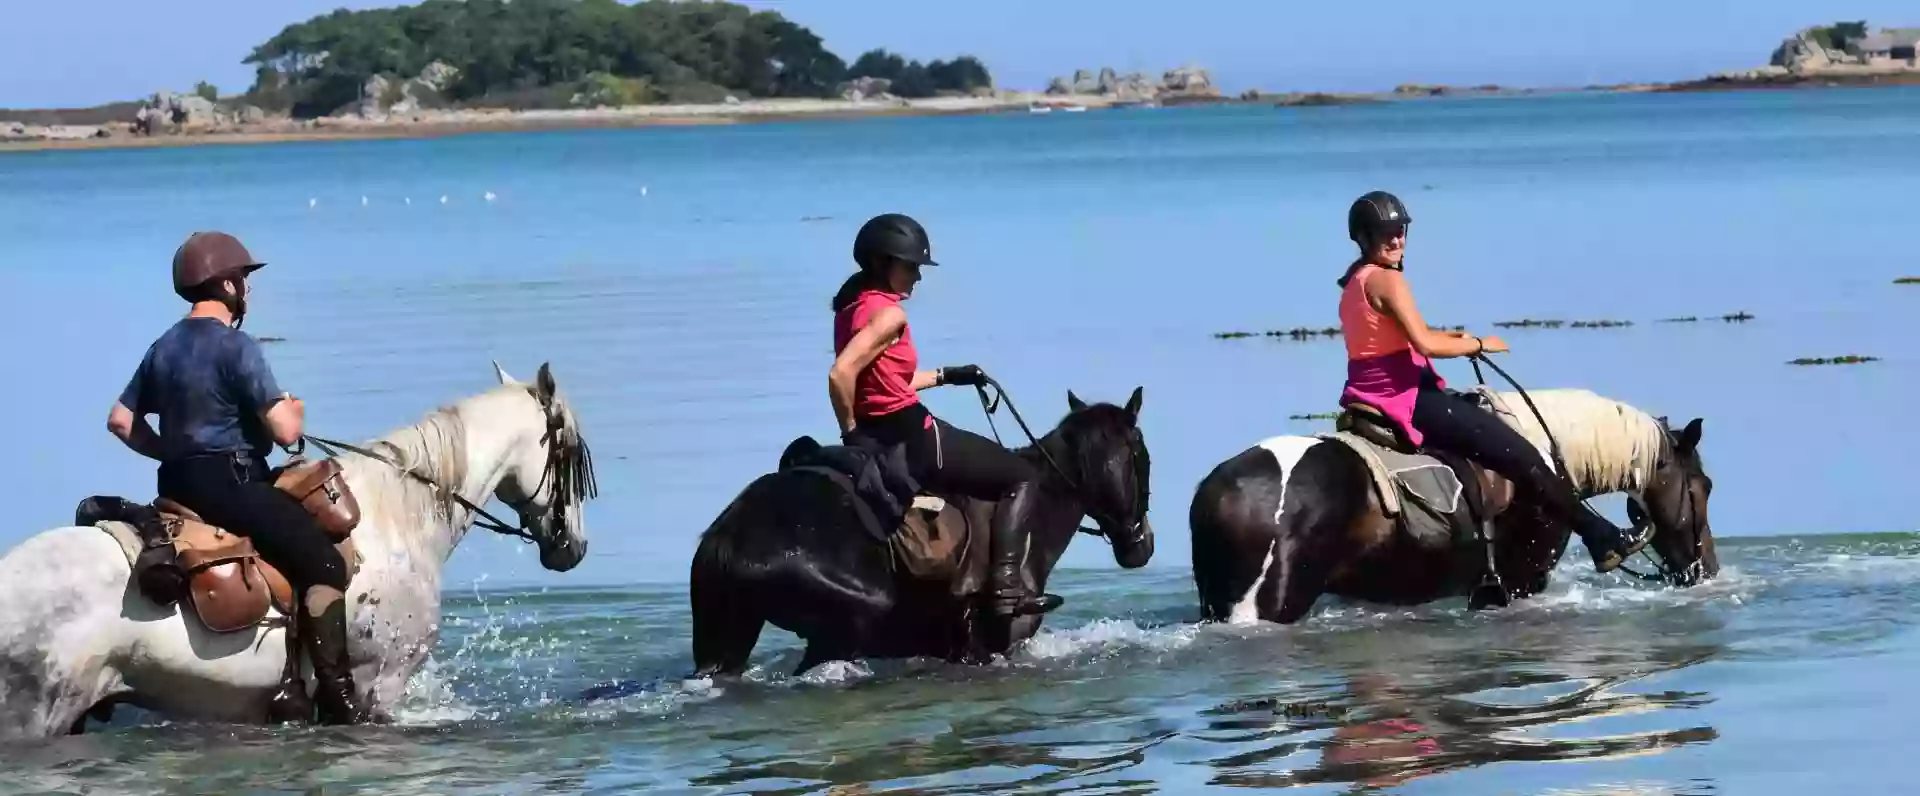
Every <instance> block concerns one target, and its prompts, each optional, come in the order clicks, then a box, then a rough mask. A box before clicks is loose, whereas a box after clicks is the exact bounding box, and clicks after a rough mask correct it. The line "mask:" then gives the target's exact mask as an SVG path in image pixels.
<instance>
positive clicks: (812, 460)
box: [779, 436, 994, 597]
mask: <svg viewBox="0 0 1920 796" xmlns="http://www.w3.org/2000/svg"><path fill="white" fill-rule="evenodd" d="M779 469H780V470H781V471H782V472H785V471H798V472H807V473H811V474H813V475H817V476H820V477H824V478H825V479H827V480H828V481H830V482H832V483H833V484H834V485H835V486H836V487H838V488H839V489H840V490H841V491H843V492H844V493H846V495H847V497H848V498H849V502H850V503H851V504H852V506H853V509H854V513H855V514H856V515H857V516H858V517H859V519H860V525H861V526H862V529H863V530H864V531H865V532H866V534H867V535H868V536H869V537H871V538H873V539H874V541H876V542H879V543H881V544H885V545H886V546H887V548H888V550H889V552H890V555H891V561H892V563H893V569H894V573H895V574H896V575H897V576H899V577H901V578H902V579H904V580H910V581H919V582H925V583H943V584H946V585H947V586H948V588H949V591H950V593H951V594H952V595H953V596H955V597H964V596H966V595H969V594H973V593H974V592H977V591H978V590H979V589H980V588H982V587H983V586H984V584H985V583H986V578H987V567H988V564H989V563H990V561H989V558H988V553H989V549H988V544H987V536H986V534H987V531H988V529H989V528H990V527H991V523H992V522H993V507H994V504H993V503H991V502H986V501H977V500H972V499H969V498H966V497H959V496H953V497H948V496H942V495H937V494H934V493H932V492H929V491H927V490H924V489H921V488H920V487H919V484H918V482H916V481H915V480H914V479H913V477H912V476H911V475H909V474H908V473H907V472H906V460H905V458H904V456H902V454H901V452H900V450H899V449H898V448H897V447H896V448H893V449H891V450H886V451H881V452H874V451H869V450H866V449H863V448H856V447H848V446H841V445H833V446H822V445H820V444H819V443H818V442H815V441H814V439H813V438H812V437H806V436H803V437H800V438H798V439H796V440H794V441H793V443H792V444H789V445H788V446H787V449H786V451H785V452H783V453H782V454H781V456H780V466H779ZM903 495H905V496H908V497H907V498H906V499H904V500H903V499H902V497H901V496H903Z"/></svg>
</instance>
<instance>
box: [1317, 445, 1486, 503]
mask: <svg viewBox="0 0 1920 796" xmlns="http://www.w3.org/2000/svg"><path fill="white" fill-rule="evenodd" d="M1319 436H1320V437H1321V438H1322V439H1328V440H1333V441H1336V442H1340V443H1342V444H1344V445H1346V446H1347V447H1349V448H1352V449H1353V451H1354V452H1355V453H1358V454H1360V458H1361V459H1362V460H1364V461H1365V462H1366V463H1367V470H1368V472H1370V473H1372V474H1373V485H1374V489H1375V490H1376V491H1377V492H1378V493H1379V495H1380V508H1381V510H1382V511H1384V512H1385V513H1386V515H1387V516H1389V517H1397V516H1399V515H1400V514H1401V512H1402V508H1403V507H1402V506H1401V505H1400V500H1399V496H1400V495H1401V494H1406V495H1408V496H1410V497H1412V498H1413V499H1414V500H1416V501H1419V502H1420V503H1421V504H1423V506H1424V507H1425V508H1428V509H1431V510H1432V511H1434V512H1437V513H1439V514H1441V515H1443V516H1452V515H1453V514H1454V513H1455V512H1457V511H1459V510H1460V496H1461V494H1462V487H1461V484H1460V476H1459V474H1457V473H1455V472H1454V471H1453V468H1452V467H1449V466H1447V463H1446V462H1443V461H1440V460H1439V459H1437V458H1434V457H1432V456H1427V455H1424V454H1407V453H1400V452H1399V451H1395V450H1391V449H1388V448H1384V447H1381V446H1380V445H1378V444H1375V443H1374V442H1372V441H1371V440H1368V439H1367V438H1365V437H1362V436H1359V435H1357V434H1351V433H1348V432H1345V431H1336V432H1334V433H1331V434H1321V435H1319Z"/></svg>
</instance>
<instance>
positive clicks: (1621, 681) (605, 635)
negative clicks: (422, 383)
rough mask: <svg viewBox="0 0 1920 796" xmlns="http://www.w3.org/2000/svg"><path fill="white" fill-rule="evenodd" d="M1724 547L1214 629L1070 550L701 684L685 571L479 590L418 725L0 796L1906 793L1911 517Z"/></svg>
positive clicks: (184, 736)
mask: <svg viewBox="0 0 1920 796" xmlns="http://www.w3.org/2000/svg"><path fill="white" fill-rule="evenodd" d="M1721 559H1722V562H1723V564H1724V565H1725V568H1724V570H1723V573H1722V577H1721V578H1720V579H1719V580H1718V581H1716V582H1714V583H1712V584H1711V585H1708V586H1704V587H1700V588H1696V589H1692V590H1688V591H1684V592H1681V591H1672V590H1656V589H1652V588H1646V587H1641V586H1639V585H1631V584H1628V583H1626V582H1625V581H1622V580H1619V579H1616V578H1612V577H1605V576H1597V575H1593V574H1592V573H1591V572H1585V573H1583V572H1581V571H1580V568H1579V567H1576V566H1571V565H1569V566H1563V567H1562V568H1561V569H1560V570H1559V571H1558V572H1557V573H1556V574H1555V580H1556V582H1555V584H1554V585H1553V587H1552V588H1551V589H1550V590H1549V591H1548V593H1546V594H1545V595H1543V596H1541V597H1539V598H1537V599H1534V600H1531V601H1528V602H1526V603H1523V604H1521V605H1519V606H1518V607H1516V608H1513V609H1511V610H1505V611H1497V612H1480V613H1470V612H1468V611H1467V610H1466V609H1465V607H1464V605H1463V603H1462V602H1461V601H1457V600H1455V601H1448V602H1443V603H1439V604H1436V605H1434V606H1430V607H1425V608H1420V609H1416V610H1407V611H1402V610H1381V609H1379V608H1375V607H1368V606H1364V605H1359V604H1353V603H1343V602H1341V601H1335V600H1329V601H1327V602H1325V603H1323V604H1322V605H1320V606H1319V607H1318V608H1316V610H1315V612H1314V615H1313V616H1311V617H1309V618H1308V619H1306V620H1305V621H1303V622H1302V623H1301V624H1299V625H1297V626H1294V627H1291V628H1281V627H1277V626H1271V625H1267V626H1258V627H1226V626H1217V625H1216V626H1207V627H1200V626H1198V625H1194V624H1191V623H1190V622H1189V621H1188V620H1190V619H1191V617H1192V615H1193V614H1194V609H1193V608H1192V600H1193V591H1192V585H1191V583H1190V581H1188V580H1187V579H1186V578H1184V577H1181V576H1179V575H1177V574H1174V573H1170V572H1160V573H1153V574H1147V575H1142V576H1140V577H1129V578H1125V579H1117V578H1114V577H1112V576H1110V575H1109V574H1108V573H1105V572H1098V571H1074V572H1072V573H1069V575H1068V576H1067V577H1066V578H1065V579H1064V580H1063V588H1064V591H1065V593H1066V594H1067V595H1068V596H1069V597H1070V603H1069V605H1068V606H1067V607H1066V608H1063V609H1062V611H1061V612H1060V613H1059V614H1058V615H1057V616H1054V617H1049V620H1048V626H1047V628H1046V629H1045V630H1043V631H1042V633H1041V634H1040V635H1039V636H1038V637H1037V638H1035V639H1034V640H1033V641H1032V642H1031V643H1030V644H1029V645H1027V646H1026V647H1025V648H1024V649H1022V650H1021V651H1019V652H1017V653H1016V654H1015V655H1013V656H1012V658H1011V659H1010V660H1002V661H998V662H996V663H995V664H994V665H991V666H987V667H981V668H967V667H956V666H947V665H945V664H940V663H937V662H933V661H922V660H916V661H894V662H872V663H867V664H831V665H829V666H827V667H824V668H823V669H821V670H816V671H815V672H813V673H810V674H808V675H806V676H803V677H800V678H793V677H790V676H788V675H787V674H786V672H787V671H788V670H790V669H791V667H792V666H793V665H794V664H796V663H797V662H798V660H799V650H798V648H797V647H796V646H795V645H794V644H793V643H792V642H791V639H790V637H787V636H785V635H784V634H777V633H769V634H768V636H767V638H766V640H764V641H763V642H762V646H761V649H760V650H759V651H758V653H757V654H756V656H755V659H754V660H755V666H754V667H753V669H752V670H751V671H750V672H749V674H748V675H747V677H746V678H745V679H744V680H743V681H739V682H719V683H715V682H712V681H706V680H687V679H684V678H685V676H686V674H687V672H688V671H689V669H690V665H689V663H688V659H687V657H686V653H685V650H686V649H687V635H686V627H687V614H686V608H685V596H684V592H683V591H682V590H680V589H676V588H670V587H658V588H655V587H629V588H607V589H591V590H583V589H560V588H555V589H551V590H543V591H531V592H483V593H479V594H472V595H467V596H463V597H459V598H457V599H455V600H454V601H453V602H452V603H451V604H450V605H449V611H448V614H449V621H448V623H447V624H448V632H447V634H446V636H445V637H444V639H443V641H442V644H441V648H440V650H439V652H438V653H436V656H435V664H434V666H433V667H432V668H431V670H430V671H427V672H424V673H422V674H421V675H420V676H419V677H418V679H417V682H416V684H415V688H414V690H413V696H414V698H413V700H412V702H411V703H410V704H409V705H408V706H407V707H406V708H405V709H404V710H402V711H401V713H400V720H401V723H400V724H399V725H398V726H391V727H379V728H365V729H354V730H333V729H314V730H292V731H268V730H255V729H239V730H236V729H233V728H229V727H213V726H196V725H182V724H165V725H161V726H153V725H152V724H151V719H150V718H149V723H148V724H146V725H145V726H136V727H121V728H114V729H112V730H110V731H109V732H106V733H104V734H99V735H93V736H86V737H81V738H70V739H63V740H59V741H55V742H49V743H42V744H27V745H17V746H15V747H14V748H12V749H9V750H8V755H7V761H8V762H7V768H8V770H9V773H10V776H8V777H6V778H5V779H4V780H0V792H20V793H25V792H40V791H42V790H50V791H59V792H70V793H78V792H89V793H118V792H169V793H237V792H288V793H296V792H308V789H310V788H316V787H318V788H323V790H324V792H327V793H341V792H355V791H360V790H363V789H364V790H365V791H366V792H378V793H396V794H398V793H435V794H446V793H476V794H478V793H552V792H568V793H573V792H594V793H614V792H634V791H637V790H645V791H647V792H658V793H746V792H758V793H804V792H816V793H817V792H825V791H826V789H827V788H829V786H843V787H852V788H853V790H852V791H848V790H845V789H842V790H837V791H832V792H870V791H881V790H888V791H892V790H905V791H912V792H924V793H976V792H1000V791H1004V790H1015V789H1018V790H1022V791H1023V792H1046V793H1136V792H1138V793H1144V792H1153V791H1166V792H1189V791H1193V790H1199V789H1203V788H1210V787H1293V788H1304V789H1305V790H1306V792H1314V793H1343V792H1351V791H1352V790H1353V789H1355V788H1358V787H1362V786H1368V785H1372V786H1382V787H1384V786H1397V787H1396V790H1398V791H1400V792H1406V793H1495V792H1498V793H1520V792H1524V793H1602V792H1605V793H1798V792H1804V791H1805V790H1807V789H1809V788H1814V787H1819V788H1823V789H1831V790H1832V792H1858V793H1877V792H1893V791H1896V790H1899V789H1901V788H1902V787H1903V786H1902V785H1901V783H1902V782H1903V781H1904V780H1903V775H1902V774H1901V773H1900V772H1899V769H1898V768H1897V766H1894V765H1890V764H1891V761H1893V760H1897V759H1899V758H1898V757H1897V755H1898V754H1899V750H1901V749H1906V748H1909V747H1910V739H1909V738H1908V737H1907V735H1908V734H1907V733H1906V732H1905V731H1904V730H1903V729H1901V727H1900V724H1901V716H1902V714H1903V713H1904V712H1905V711H1908V710H1911V704H1912V700H1911V698H1910V697H1909V696H1907V695H1906V694H1907V693H1908V689H1906V688H1905V687H1904V686H1905V677H1904V675H1907V674H1908V673H1910V672H1911V671H1912V667H1913V665H1914V664H1916V663H1920V645H1917V644H1916V639H1917V636H1916V632H1915V628H1914V624H1915V620H1914V619H1913V617H1912V616H1911V611H1910V610H1909V609H1910V606H1911V605H1912V604H1913V601H1914V600H1915V599H1920V538H1916V537H1914V536H1912V535H1906V534H1900V535H1874V536H1816V537H1808V538H1797V539H1750V540H1740V541H1737V542H1730V543H1727V544H1723V545H1722V546H1721ZM588 693H593V694H597V695H599V696H598V698H594V699H583V698H582V695H583V694H588ZM129 721H130V720H124V719H123V720H122V721H120V722H117V723H120V724H126V723H129ZM1545 762H1555V763H1559V765H1541V763H1545ZM162 777H164V778H165V779H162ZM162 782H165V783H166V784H165V785H161V784H159V783H162ZM854 786H860V787H854Z"/></svg>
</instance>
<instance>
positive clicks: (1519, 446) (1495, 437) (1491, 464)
mask: <svg viewBox="0 0 1920 796" xmlns="http://www.w3.org/2000/svg"><path fill="white" fill-rule="evenodd" d="M1413 427H1414V428H1417V429H1419V430H1420V434H1421V435H1422V436H1423V437H1425V439H1424V440H1422V443H1421V444H1422V445H1423V446H1424V447H1430V448H1434V449H1437V450H1443V451H1448V452H1450V453H1456V454H1459V455H1461V456H1465V457H1467V458H1469V459H1472V460H1473V461H1474V462H1476V463H1478V464H1480V465H1481V466H1484V467H1486V468H1487V469H1490V470H1492V471H1494V472H1496V473H1499V474H1501V475H1503V476H1506V477H1507V479H1508V480H1510V481H1512V482H1513V483H1514V485H1515V486H1516V487H1518V488H1519V489H1520V490H1521V491H1522V492H1523V493H1525V494H1526V495H1527V496H1529V497H1532V498H1533V499H1535V500H1536V501H1538V502H1539V504H1540V505H1542V506H1544V507H1545V508H1546V509H1547V510H1548V511H1549V512H1551V513H1552V514H1554V515H1555V516H1556V517H1558V518H1559V519H1560V520H1562V521H1564V522H1567V523H1569V524H1571V525H1572V526H1573V529H1574V530H1575V531H1577V532H1579V534H1580V535H1581V536H1582V537H1586V536H1587V534H1589V533H1591V532H1593V531H1594V530H1596V529H1597V528H1598V526H1596V525H1594V522H1595V521H1596V520H1597V521H1599V522H1602V523H1606V528H1608V529H1612V528H1613V524H1612V523H1608V522H1606V518H1605V517H1601V516H1600V515H1598V514H1595V513H1594V511H1593V509H1591V508H1589V507H1587V505H1586V504H1585V503H1582V502H1580V498H1579V496H1578V495H1576V494H1574V492H1573V488H1572V487H1570V486H1568V485H1567V484H1566V482H1564V481H1562V480H1561V479H1560V477H1559V476H1557V475H1554V473H1553V470H1552V469H1551V468H1549V467H1548V466H1547V462H1546V460H1545V459H1544V458H1542V457H1541V455H1540V450H1539V449H1538V448H1535V447H1534V446H1533V444H1532V443H1530V442H1528V441H1527V438H1526V437H1523V436H1521V435H1520V432H1518V431H1515V430H1513V428H1512V427H1511V426H1508V425H1507V424H1506V423H1504V422H1502V421H1501V420H1500V418H1499V417H1496V416H1495V415H1494V414H1493V413H1492V412H1489V411H1487V410H1486V409H1483V408H1481V407H1480V406H1477V405H1475V404H1473V403H1471V402H1469V401H1468V400H1466V399H1465V398H1462V397H1460V396H1457V395H1450V394H1448V393H1446V392H1443V391H1442V390H1440V388H1439V387H1438V386H1437V385H1435V384H1433V383H1432V382H1431V381H1427V382H1425V383H1423V384H1421V385H1420V393H1419V396H1418V398H1417V399H1416V400H1415V402H1414V405H1413Z"/></svg>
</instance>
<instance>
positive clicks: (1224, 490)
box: [1189, 389, 1720, 624]
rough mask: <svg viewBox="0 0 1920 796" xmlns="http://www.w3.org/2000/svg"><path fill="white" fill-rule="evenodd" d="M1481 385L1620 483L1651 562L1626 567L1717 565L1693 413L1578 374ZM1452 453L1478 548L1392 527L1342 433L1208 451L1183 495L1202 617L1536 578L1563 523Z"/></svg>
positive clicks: (1523, 589)
mask: <svg viewBox="0 0 1920 796" xmlns="http://www.w3.org/2000/svg"><path fill="white" fill-rule="evenodd" d="M1480 393H1481V395H1482V396H1484V397H1485V399H1486V400H1485V402H1484V403H1485V404H1487V406H1488V411H1493V412H1495V413H1496V414H1498V415H1499V416H1500V417H1501V419H1502V420H1504V421H1505V422H1507V423H1508V425H1509V426H1511V427H1513V428H1514V429H1515V430H1517V431H1519V432H1520V433H1521V434H1522V435H1523V436H1525V437H1526V438H1527V439H1528V440H1529V441H1530V442H1532V443H1533V444H1534V445H1535V446H1537V447H1539V448H1540V449H1541V452H1542V455H1543V456H1545V457H1546V458H1547V461H1548V462H1554V461H1555V457H1554V456H1552V455H1551V451H1552V450H1553V449H1554V448H1555V447H1556V446H1555V445H1554V444H1553V443H1556V442H1557V443H1558V444H1557V448H1558V450H1559V453H1560V458H1561V460H1562V461H1564V463H1565V464H1564V466H1565V472H1564V475H1565V477H1567V478H1568V479H1569V481H1570V483H1571V484H1572V485H1573V486H1574V488H1575V489H1576V491H1578V492H1580V493H1581V495H1582V497H1585V498H1593V497H1597V496H1600V495H1606V494H1614V493H1626V494H1627V496H1628V506H1627V508H1628V513H1629V514H1630V515H1631V516H1632V518H1633V520H1634V522H1635V523H1636V524H1640V523H1643V522H1651V524H1652V525H1653V528H1654V536H1653V539H1652V541H1651V542H1650V543H1649V548H1650V549H1652V550H1653V551H1654V553H1655V554H1656V555H1657V556H1658V559H1657V562H1656V563H1657V565H1658V574H1657V575H1653V576H1646V575H1642V576H1641V577H1644V578H1646V579H1649V580H1655V579H1657V580H1661V581H1664V582H1666V583H1668V584H1671V585H1675V586H1691V585H1694V584H1696V583H1698V582H1700V581H1702V580H1705V579H1711V578H1713V577H1715V576H1717V575H1718V573H1719V569H1720V565H1719V559H1718V557H1717V556H1716V555H1715V553H1714V549H1713V538H1712V530H1711V528H1710V526H1709V525H1708V522H1707V497H1708V494H1709V493H1711V492H1712V489H1713V482H1712V480H1711V479H1709V478H1708V477H1707V475H1706V472H1705V470H1704V466H1703V464H1702V461H1701V457H1700V453H1699V444H1700V435H1701V427H1702V422H1701V421H1700V420H1699V419H1695V420H1693V421H1692V422H1691V423H1688V424H1687V426H1686V427H1685V428H1684V429H1681V430H1678V431H1676V430H1674V429H1672V428H1670V427H1669V426H1668V425H1667V421H1666V419H1665V418H1655V417H1653V416H1652V415H1649V414H1647V413H1646V412H1644V411H1641V410H1639V409H1636V408H1634V407H1632V406H1628V405H1627V404H1624V403H1621V402H1619V401H1615V400H1613V399H1610V398H1605V397H1602V396H1599V395H1595V394H1594V393H1592V392H1588V391H1586V390H1574V389H1562V390H1543V391H1537V392H1531V393H1509V392H1496V391H1492V390H1484V389H1483V390H1481V391H1480ZM1536 410H1537V412H1538V415H1539V418H1544V420H1545V423H1544V425H1543V424H1542V423H1541V422H1540V419H1539V418H1536V417H1535V411H1536ZM1549 432H1550V433H1549ZM1557 466H1558V465H1556V467H1557ZM1456 469H1461V470H1464V471H1465V472H1463V473H1462V475H1463V476H1465V477H1462V478H1461V479H1460V482H1461V486H1463V487H1465V489H1464V490H1463V491H1466V492H1472V491H1475V490H1474V489H1473V487H1475V486H1477V487H1478V489H1477V491H1478V492H1479V493H1480V494H1481V495H1483V496H1484V500H1483V501H1482V503H1483V505H1482V506H1480V510H1479V512H1478V515H1477V517H1476V518H1475V519H1477V520H1478V521H1479V523H1480V526H1481V527H1482V528H1484V529H1485V531H1486V533H1484V534H1483V535H1484V536H1486V537H1490V538H1486V539H1484V540H1483V541H1484V543H1485V544H1487V545H1491V549H1490V550H1483V551H1482V553H1481V554H1475V555H1462V554H1461V552H1460V549H1461V545H1460V543H1459V538H1458V537H1457V536H1456V537H1452V538H1450V537H1449V536H1448V535H1447V534H1445V533H1440V534H1426V535H1418V534H1413V533H1409V532H1407V531H1405V530H1404V529H1403V528H1402V526H1401V524H1400V523H1397V522H1396V521H1395V520H1394V519H1393V518H1391V517H1390V516H1389V514H1388V512H1387V511H1385V510H1384V509H1383V506H1382V496H1381V494H1380V489H1379V488H1377V487H1376V484H1378V483H1379V481H1378V479H1377V478H1376V472H1377V471H1375V470H1373V469H1371V466H1370V465H1369V463H1368V462H1367V460H1366V459H1365V458H1364V457H1363V456H1362V455H1361V454H1360V453H1359V452H1358V451H1357V450H1356V449H1355V448H1354V447H1353V446H1352V445H1350V444H1348V443H1347V442H1344V441H1341V440H1338V439H1331V438H1327V437H1300V436H1284V437H1274V438H1270V439H1267V440H1264V441H1262V442H1260V443H1259V444H1257V445H1254V446H1253V447H1250V448H1248V449H1247V450H1245V451H1243V452H1241V453H1239V454H1238V455H1236V456H1234V457H1233V458H1231V459H1228V460H1227V461H1225V462H1223V463H1221V464H1220V465H1219V466H1217V467H1215V468H1214V469H1213V471H1212V472H1211V473H1209V474H1208V475H1207V477H1206V478H1205V479H1203V480H1202V481H1201V482H1200V485H1199V487H1198V488H1197V489H1196V490H1195V493H1194V499H1193V504H1192V506H1191V508H1190V510H1189V527H1190V530H1191V533H1192V538H1193V577H1194V583H1195V586H1196V587H1197V588H1198V590H1199V595H1200V604H1201V618H1202V620H1203V621H1222V622H1251V621H1254V620H1266V621H1271V622H1278V623H1282V624H1291V623H1293V622H1296V621H1299V620H1300V618H1301V617H1303V616H1305V615H1306V614H1307V611H1308V610H1309V609H1311V608H1312V607H1313V604H1314V602H1315V601H1316V600H1318V599H1319V597H1320V595H1321V594H1335V595H1339V596H1341V597H1346V598H1352V599H1358V600H1363V601H1369V602H1377V603H1385V604H1390V605H1417V604H1422V603H1427V602H1432V601H1434V600H1440V599H1445V598H1450V597H1470V598H1471V599H1470V603H1469V604H1470V607H1472V608H1476V609H1478V608H1482V607H1487V606H1489V605H1504V604H1506V603H1507V602H1509V601H1511V600H1513V599H1518V598H1523V597H1527V596H1530V595H1533V594H1537V593H1539V592H1540V591H1541V590H1543V589H1545V588H1546V585H1547V577H1548V573H1549V572H1550V571H1551V570H1552V568H1553V566H1554V564H1555V563H1556V562H1558V561H1559V559H1560V556H1561V555H1562V554H1563V553H1564V552H1565V551H1566V547H1567V542H1568V539H1569V536H1570V534H1571V530H1570V529H1569V528H1567V527H1565V526H1564V525H1563V524H1560V523H1556V522H1552V521H1550V520H1549V519H1548V518H1547V515H1546V514H1545V512H1544V511H1543V510H1542V509H1541V507H1538V506H1534V505H1531V504H1529V503H1527V502H1525V501H1518V500H1516V499H1515V497H1514V490H1513V487H1512V484H1510V483H1508V482H1506V480H1505V479H1504V478H1502V477H1501V476H1499V475H1498V474H1495V473H1493V472H1492V471H1490V470H1487V469H1486V468H1484V467H1481V466H1479V465H1477V464H1466V465H1465V466H1464V467H1463V468H1456ZM1489 584H1491V585H1490V586H1489ZM1488 591H1491V592H1493V593H1492V594H1488V593H1487V592H1488Z"/></svg>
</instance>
